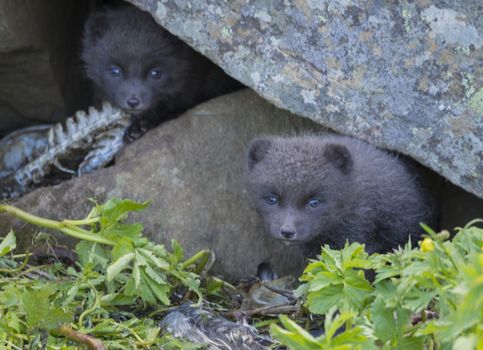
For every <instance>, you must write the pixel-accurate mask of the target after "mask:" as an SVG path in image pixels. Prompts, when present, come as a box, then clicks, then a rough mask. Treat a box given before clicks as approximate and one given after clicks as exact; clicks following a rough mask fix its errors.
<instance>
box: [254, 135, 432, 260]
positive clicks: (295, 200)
mask: <svg viewBox="0 0 483 350" xmlns="http://www.w3.org/2000/svg"><path fill="white" fill-rule="evenodd" d="M247 180H248V188H249V193H250V195H251V198H252V202H253V204H254V206H255V208H256V209H257V211H258V212H259V213H260V214H261V216H262V217H263V219H264V221H265V223H266V225H267V229H268V231H269V232H270V234H271V235H273V236H274V237H276V238H278V239H283V240H285V241H287V242H290V243H296V244H300V245H301V246H302V247H303V248H304V250H305V251H306V252H307V254H308V255H311V256H313V255H315V254H316V253H318V252H320V245H321V244H329V245H330V246H332V247H334V248H341V247H343V245H344V243H345V241H346V240H348V241H349V242H354V241H356V242H360V243H365V245H366V251H368V252H370V253H373V252H386V251H389V250H391V249H393V248H396V247H397V246H398V245H402V244H404V243H405V242H407V240H408V238H409V236H410V235H411V237H412V241H413V242H415V241H416V240H417V239H418V237H419V235H420V233H421V228H420V226H419V223H420V222H425V223H427V224H430V225H431V224H433V210H432V204H431V201H430V199H429V197H428V194H427V191H426V190H425V189H424V188H423V187H422V185H421V183H420V181H419V178H418V175H417V172H416V170H415V169H414V168H412V167H411V166H410V165H409V163H408V162H405V161H403V160H401V159H398V158H397V157H395V156H394V155H392V154H390V153H388V152H386V151H382V150H380V149H377V148H375V147H373V146H372V145H370V144H368V143H365V142H363V141H359V140H357V139H354V138H350V137H344V136H296V137H265V138H260V139H255V140H254V141H253V142H252V144H251V146H250V148H249V151H248V161H247ZM269 194H273V195H275V196H277V197H278V199H279V201H278V203H276V204H274V205H270V204H269V203H268V202H267V197H268V196H269ZM314 198H315V199H318V200H320V205H318V206H317V207H315V208H311V207H310V206H309V204H308V203H309V201H310V200H311V199H314ZM315 203H317V202H316V201H315V202H312V204H315ZM289 234H293V236H291V237H288V236H289Z"/></svg>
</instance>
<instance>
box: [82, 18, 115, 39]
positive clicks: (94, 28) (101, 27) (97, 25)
mask: <svg viewBox="0 0 483 350" xmlns="http://www.w3.org/2000/svg"><path fill="white" fill-rule="evenodd" d="M106 17H107V15H106V13H105V12H102V11H101V12H98V13H93V14H91V15H90V16H89V18H88V19H87V21H86V24H85V27H84V43H89V44H90V45H92V44H95V43H96V41H97V40H98V39H99V38H100V37H101V36H102V35H103V34H104V33H105V32H106V31H107V29H108V28H109V21H108V20H107V18H106Z"/></svg>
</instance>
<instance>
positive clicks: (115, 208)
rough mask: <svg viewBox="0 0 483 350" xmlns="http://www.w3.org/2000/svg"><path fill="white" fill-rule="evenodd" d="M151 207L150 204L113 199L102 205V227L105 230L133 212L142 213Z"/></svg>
mask: <svg viewBox="0 0 483 350" xmlns="http://www.w3.org/2000/svg"><path fill="white" fill-rule="evenodd" d="M148 205H149V202H144V203H137V202H134V201H132V200H129V199H117V198H113V199H110V200H108V201H107V202H106V203H104V204H103V205H102V208H101V225H102V227H103V228H106V227H107V226H110V225H113V224H114V223H116V222H118V221H119V220H121V219H122V218H123V217H124V216H125V215H126V214H127V213H129V212H131V211H141V210H143V209H145V208H146V207H147V206H148Z"/></svg>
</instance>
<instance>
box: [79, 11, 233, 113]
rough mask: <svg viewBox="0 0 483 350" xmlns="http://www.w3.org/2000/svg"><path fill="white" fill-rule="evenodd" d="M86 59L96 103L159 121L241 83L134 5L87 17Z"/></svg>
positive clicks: (84, 40)
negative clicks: (105, 101) (108, 102)
mask: <svg viewBox="0 0 483 350" xmlns="http://www.w3.org/2000/svg"><path fill="white" fill-rule="evenodd" d="M82 59H83V61H84V63H85V70H86V74H87V77H88V78H89V79H90V80H92V81H93V83H94V95H95V96H94V98H95V101H94V102H95V104H99V101H101V100H107V101H110V102H111V103H113V104H114V105H116V106H117V107H119V108H121V109H123V110H125V111H127V112H128V113H131V114H133V115H142V116H143V117H144V116H147V117H150V118H151V119H153V116H154V119H156V118H158V119H160V121H162V120H163V119H167V118H170V117H173V116H174V115H176V114H177V113H180V112H182V111H184V110H186V109H188V108H190V107H193V106H194V105H196V104H198V103H200V102H202V101H205V100H208V99H210V98H213V97H216V96H218V95H221V94H223V93H227V92H230V91H233V90H236V89H238V88H240V86H241V85H240V84H239V83H238V82H237V81H235V80H233V79H231V78H230V77H228V76H227V75H225V74H224V73H223V71H222V70H221V69H220V68H218V67H217V66H216V65H214V64H213V63H211V62H210V61H209V60H207V59H206V58H204V57H203V56H201V55H200V54H198V53H197V52H196V51H194V50H193V49H191V48H190V47H189V46H188V45H186V44H185V43H183V42H182V41H181V40H179V39H178V38H176V37H175V36H173V35H171V34H170V33H169V32H168V31H166V30H165V29H163V28H162V27H160V26H159V25H157V24H156V22H155V21H154V19H153V18H152V17H151V16H150V14H149V13H147V12H144V11H141V10H139V9H137V8H136V7H134V6H132V5H123V6H118V7H108V8H105V9H104V10H103V11H100V12H95V13H93V14H91V15H90V16H89V18H88V20H87V22H86V24H85V30H84V36H83V42H82Z"/></svg>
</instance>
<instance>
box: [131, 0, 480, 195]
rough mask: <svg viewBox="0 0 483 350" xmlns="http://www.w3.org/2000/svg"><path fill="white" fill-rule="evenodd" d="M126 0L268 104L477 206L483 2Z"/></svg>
mask: <svg viewBox="0 0 483 350" xmlns="http://www.w3.org/2000/svg"><path fill="white" fill-rule="evenodd" d="M129 1H130V2H132V3H133V4H135V5H137V6H139V7H140V8H142V9H145V10H147V11H149V12H151V14H152V15H153V16H154V17H155V19H156V20H157V21H158V22H159V23H160V24H161V25H162V26H164V27H165V28H167V29H168V30H169V31H171V32H172V33H174V34H175V35H177V36H179V37H180V38H182V39H183V40H185V41H186V42H187V43H189V44H190V45H191V46H193V47H194V48H196V49H197V50H199V51H200V52H202V53H203V54H205V55H206V56H208V57H209V58H211V59H212V60H213V61H214V62H216V63H217V64H218V65H220V66H221V67H222V68H223V69H224V70H225V71H226V72H228V73H229V74H230V75H232V76H233V77H235V78H236V79H238V80H240V81H241V82H243V83H245V84H246V85H248V86H250V87H251V88H253V89H254V90H256V91H257V92H258V93H259V94H260V95H262V96H263V97H265V98H266V99H267V100H269V101H271V102H272V103H274V104H275V105H277V106H279V107H282V108H284V109H288V110H290V111H292V112H294V113H296V114H298V115H302V116H306V117H309V118H311V119H312V120H314V121H316V122H317V123H320V124H322V125H325V126H328V127H330V128H333V129H335V130H337V131H339V132H341V133H345V134H350V135H353V136H356V137H359V138H362V139H365V140H367V141H369V142H371V143H373V144H375V145H377V146H380V147H383V148H388V149H392V150H397V151H399V152H401V153H404V154H408V155H410V156H411V157H413V158H414V159H416V160H418V161H420V162H421V163H423V164H425V165H427V166H429V167H430V168H432V169H434V170H435V171H437V172H438V173H440V174H441V175H443V176H444V177H446V178H447V179H449V180H451V181H452V182H453V183H455V184H457V185H459V186H461V187H463V188H465V189H466V190H468V191H470V192H472V193H474V194H476V195H477V196H479V197H481V198H483V87H482V85H483V84H482V82H483V64H482V62H483V33H482V30H483V5H482V3H481V1H477V0H470V1H442V0H439V1H427V0H416V1H412V2H408V1H400V2H394V1H390V2H387V1H379V0H335V1H332V0H331V1H328V0H320V1H313V0H298V1H275V2H274V1H254V2H247V1H245V0H233V1H225V0H213V1H209V2H208V1H188V0H162V1H161V0H158V1H151V0H150V1H148V0H129Z"/></svg>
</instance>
